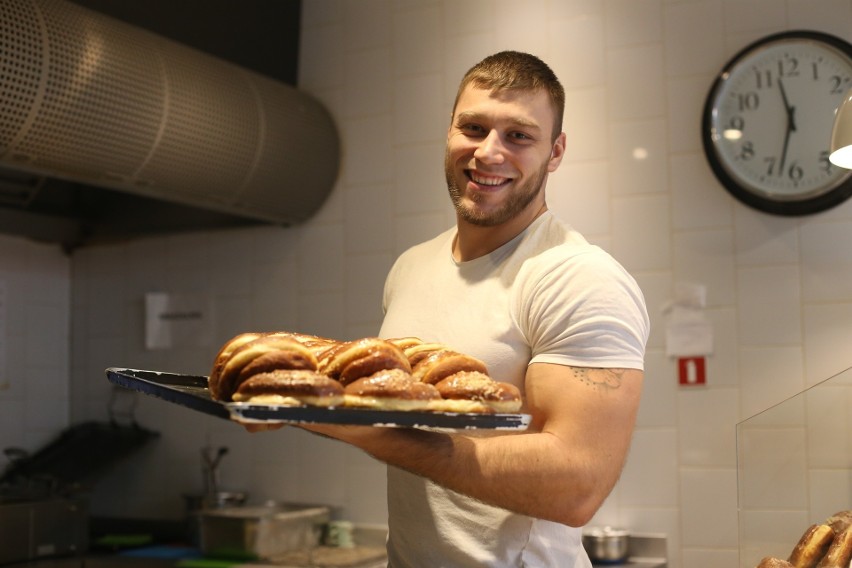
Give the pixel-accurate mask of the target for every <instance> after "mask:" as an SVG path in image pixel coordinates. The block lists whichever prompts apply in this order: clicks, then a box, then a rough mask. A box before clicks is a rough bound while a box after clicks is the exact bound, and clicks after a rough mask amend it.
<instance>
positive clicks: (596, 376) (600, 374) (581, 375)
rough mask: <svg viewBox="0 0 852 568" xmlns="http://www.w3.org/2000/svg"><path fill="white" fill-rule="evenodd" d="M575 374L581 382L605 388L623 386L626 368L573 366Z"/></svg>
mask: <svg viewBox="0 0 852 568" xmlns="http://www.w3.org/2000/svg"><path fill="white" fill-rule="evenodd" d="M572 369H573V370H574V376H575V377H577V378H578V379H579V380H580V381H581V382H583V383H585V384H587V385H589V386H591V387H597V388H601V389H604V390H609V389H617V388H620V387H621V381H622V379H623V377H624V371H625V370H624V369H598V368H594V367H572Z"/></svg>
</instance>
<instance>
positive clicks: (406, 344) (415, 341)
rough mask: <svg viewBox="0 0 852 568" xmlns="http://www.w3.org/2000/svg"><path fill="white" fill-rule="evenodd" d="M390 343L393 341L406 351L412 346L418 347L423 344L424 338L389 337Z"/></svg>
mask: <svg viewBox="0 0 852 568" xmlns="http://www.w3.org/2000/svg"><path fill="white" fill-rule="evenodd" d="M387 341H389V342H390V343H393V344H394V345H396V346H397V347H399V348H400V349H402V352H403V353H405V350H406V349H411V348H412V347H416V346H418V345H423V340H422V339H420V338H419V337H393V338H390V339H387Z"/></svg>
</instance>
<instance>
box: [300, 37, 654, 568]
mask: <svg viewBox="0 0 852 568" xmlns="http://www.w3.org/2000/svg"><path fill="white" fill-rule="evenodd" d="M564 98H565V96H564V92H563V89H562V86H561V85H560V83H559V81H558V80H557V78H556V76H555V75H554V74H553V72H552V71H551V69H550V68H549V67H548V66H547V65H546V64H545V63H543V62H542V61H541V60H539V59H538V58H536V57H534V56H531V55H528V54H524V53H518V52H511V51H509V52H501V53H498V54H495V55H493V56H490V57H487V58H485V59H484V60H483V61H482V62H480V63H478V64H477V65H475V66H474V67H473V68H472V69H471V70H470V71H468V73H467V74H466V75H465V77H464V78H463V80H462V83H461V85H460V87H459V91H458V95H457V97H456V101H455V105H454V109H453V115H452V122H451V124H450V127H449V130H448V133H447V149H446V160H445V170H446V177H447V185H448V189H449V193H450V197H451V199H452V201H453V204H454V206H455V209H456V217H457V223H456V227H454V228H453V229H451V230H448V231H446V232H445V233H443V234H441V235H438V236H437V237H436V238H434V239H432V240H430V241H427V242H425V243H422V244H420V245H417V246H415V247H412V248H411V249H409V250H408V251H406V252H405V253H403V254H402V255H401V256H400V258H399V259H398V260H397V262H396V263H395V264H394V266H393V268H392V269H391V272H390V274H389V275H388V279H387V282H386V285H385V295H384V307H385V320H384V322H383V325H382V329H381V333H380V334H381V336H382V337H386V338H391V337H408V336H416V337H419V338H421V339H423V340H425V341H429V342H439V343H443V344H446V345H449V346H451V347H452V348H453V349H456V350H458V351H460V352H462V353H468V354H470V355H473V356H474V357H476V358H478V359H481V360H482V361H484V362H485V363H486V364H487V366H488V370H489V373H490V374H491V376H492V377H493V378H494V379H495V380H497V381H504V382H510V383H512V384H514V385H516V386H517V387H518V388H519V389H520V390H521V392H522V394H523V399H524V412H527V413H529V414H530V415H531V417H532V419H531V423H530V427H529V429H528V430H527V431H524V432H522V433H506V432H499V431H492V432H455V433H447V432H433V431H422V430H406V429H394V428H370V427H347V426H332V425H312V426H306V428H308V429H310V430H313V431H316V432H320V433H322V434H325V435H328V436H332V437H335V438H338V439H340V440H343V441H346V442H348V443H351V444H353V445H355V446H357V447H359V448H361V449H363V450H365V451H367V452H368V453H370V454H371V455H372V456H374V457H376V458H377V459H380V460H382V461H384V462H386V463H388V464H389V466H390V467H389V468H388V514H389V519H388V525H389V536H388V558H389V565H390V566H392V567H397V568H398V567H407V566H422V567H430V568H432V567H439V566H445V567H462V566H476V567H481V566H489V567H494V566H559V567H563V568H580V567H589V566H591V563H590V562H589V559H588V557H587V556H586V554H585V552H584V551H583V548H582V544H581V535H580V530H581V527H582V526H583V525H584V524H585V523H587V522H588V521H589V520H590V519H591V518H592V516H593V515H594V514H595V512H596V511H597V510H598V508H599V507H600V506H601V504H602V503H603V502H604V500H605V499H606V497H607V495H609V493H610V491H611V490H612V488H613V486H614V485H615V483H616V481H617V480H618V477H619V475H620V473H621V470H622V468H623V466H624V462H625V459H626V456H627V451H628V448H629V445H630V440H631V437H632V433H633V428H634V424H635V420H636V413H637V409H638V406H639V400H640V393H641V388H642V380H643V360H644V352H645V343H646V341H647V337H648V328H649V324H648V315H647V312H646V309H645V304H644V300H643V298H642V293H641V291H640V290H639V288H638V286H637V285H636V282H635V281H634V280H633V278H632V277H631V276H630V275H629V274H628V273H627V272H626V271H625V270H624V269H623V268H622V267H621V265H620V264H618V263H617V262H616V261H615V260H614V259H613V258H612V257H611V256H610V255H608V254H607V253H606V252H604V251H603V250H601V249H600V248H598V247H596V246H593V245H590V244H589V243H588V242H587V241H586V240H585V239H584V238H583V237H582V236H581V235H580V234H579V233H578V232H576V231H575V230H573V229H572V228H571V227H570V226H569V225H567V224H566V223H565V222H563V221H561V220H559V219H557V218H556V217H555V216H554V215H553V214H552V213H550V212H549V211H548V209H547V202H546V195H545V188H546V184H547V179H548V176H549V175H550V174H551V173H552V172H554V171H555V170H556V169H557V168H558V167H559V165H560V163H561V161H562V158H563V155H564V151H565V134H564V133H563V132H562V131H561V127H562V113H563V106H564Z"/></svg>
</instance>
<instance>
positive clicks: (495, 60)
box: [453, 51, 565, 140]
mask: <svg viewBox="0 0 852 568" xmlns="http://www.w3.org/2000/svg"><path fill="white" fill-rule="evenodd" d="M468 85H473V86H475V87H478V88H482V89H488V90H491V91H501V90H504V89H508V90H511V89H518V90H523V91H538V90H543V91H545V92H546V93H547V95H548V97H549V98H550V103H551V104H552V105H553V111H554V115H555V117H554V124H553V136H552V139H553V140H556V138H557V136H559V133H560V132H562V116H563V114H564V112H565V90H564V89H563V88H562V84H561V83H560V82H559V79H558V78H557V77H556V74H555V73H554V72H553V70H552V69H551V68H550V67H548V66H547V64H546V63H545V62H544V61H542V60H541V59H539V58H538V57H536V56H535V55H530V54H529V53H522V52H520V51H501V52H500V53H495V54H494V55H489V56H488V57H486V58H485V59H483V60H482V61H480V62H479V63H477V64H476V65H474V66H473V67H471V68H470V69H469V70H468V71H467V73H465V74H464V77H462V80H461V83H460V84H459V90H458V92H457V93H456V100H455V102H454V103H453V114H455V111H456V105H458V102H459V97H461V94H462V91H464V90H465V88H466V87H467V86H468Z"/></svg>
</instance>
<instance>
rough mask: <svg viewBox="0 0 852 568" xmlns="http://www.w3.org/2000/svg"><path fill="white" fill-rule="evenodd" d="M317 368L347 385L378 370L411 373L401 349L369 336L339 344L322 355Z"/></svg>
mask: <svg viewBox="0 0 852 568" xmlns="http://www.w3.org/2000/svg"><path fill="white" fill-rule="evenodd" d="M318 369H319V371H320V372H321V373H323V374H325V375H328V376H329V377H331V378H333V379H337V380H338V381H340V383H341V384H342V385H344V386H346V385H347V384H349V383H351V382H352V381H354V380H356V379H360V378H361V377H368V376H370V375H372V374H373V373H376V372H378V371H384V370H387V369H401V370H403V371H405V372H407V373H408V372H411V365H410V364H409V363H408V359H407V358H406V357H405V354H404V353H403V352H402V350H401V349H400V348H399V347H397V346H396V345H394V344H393V343H391V342H389V341H385V340H384V339H379V338H378V337H366V338H364V339H358V340H355V341H347V342H345V343H340V344H338V345H336V346H334V347H331V348H330V349H327V350H326V351H325V352H323V354H322V355H321V356H320V359H319V366H318Z"/></svg>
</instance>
